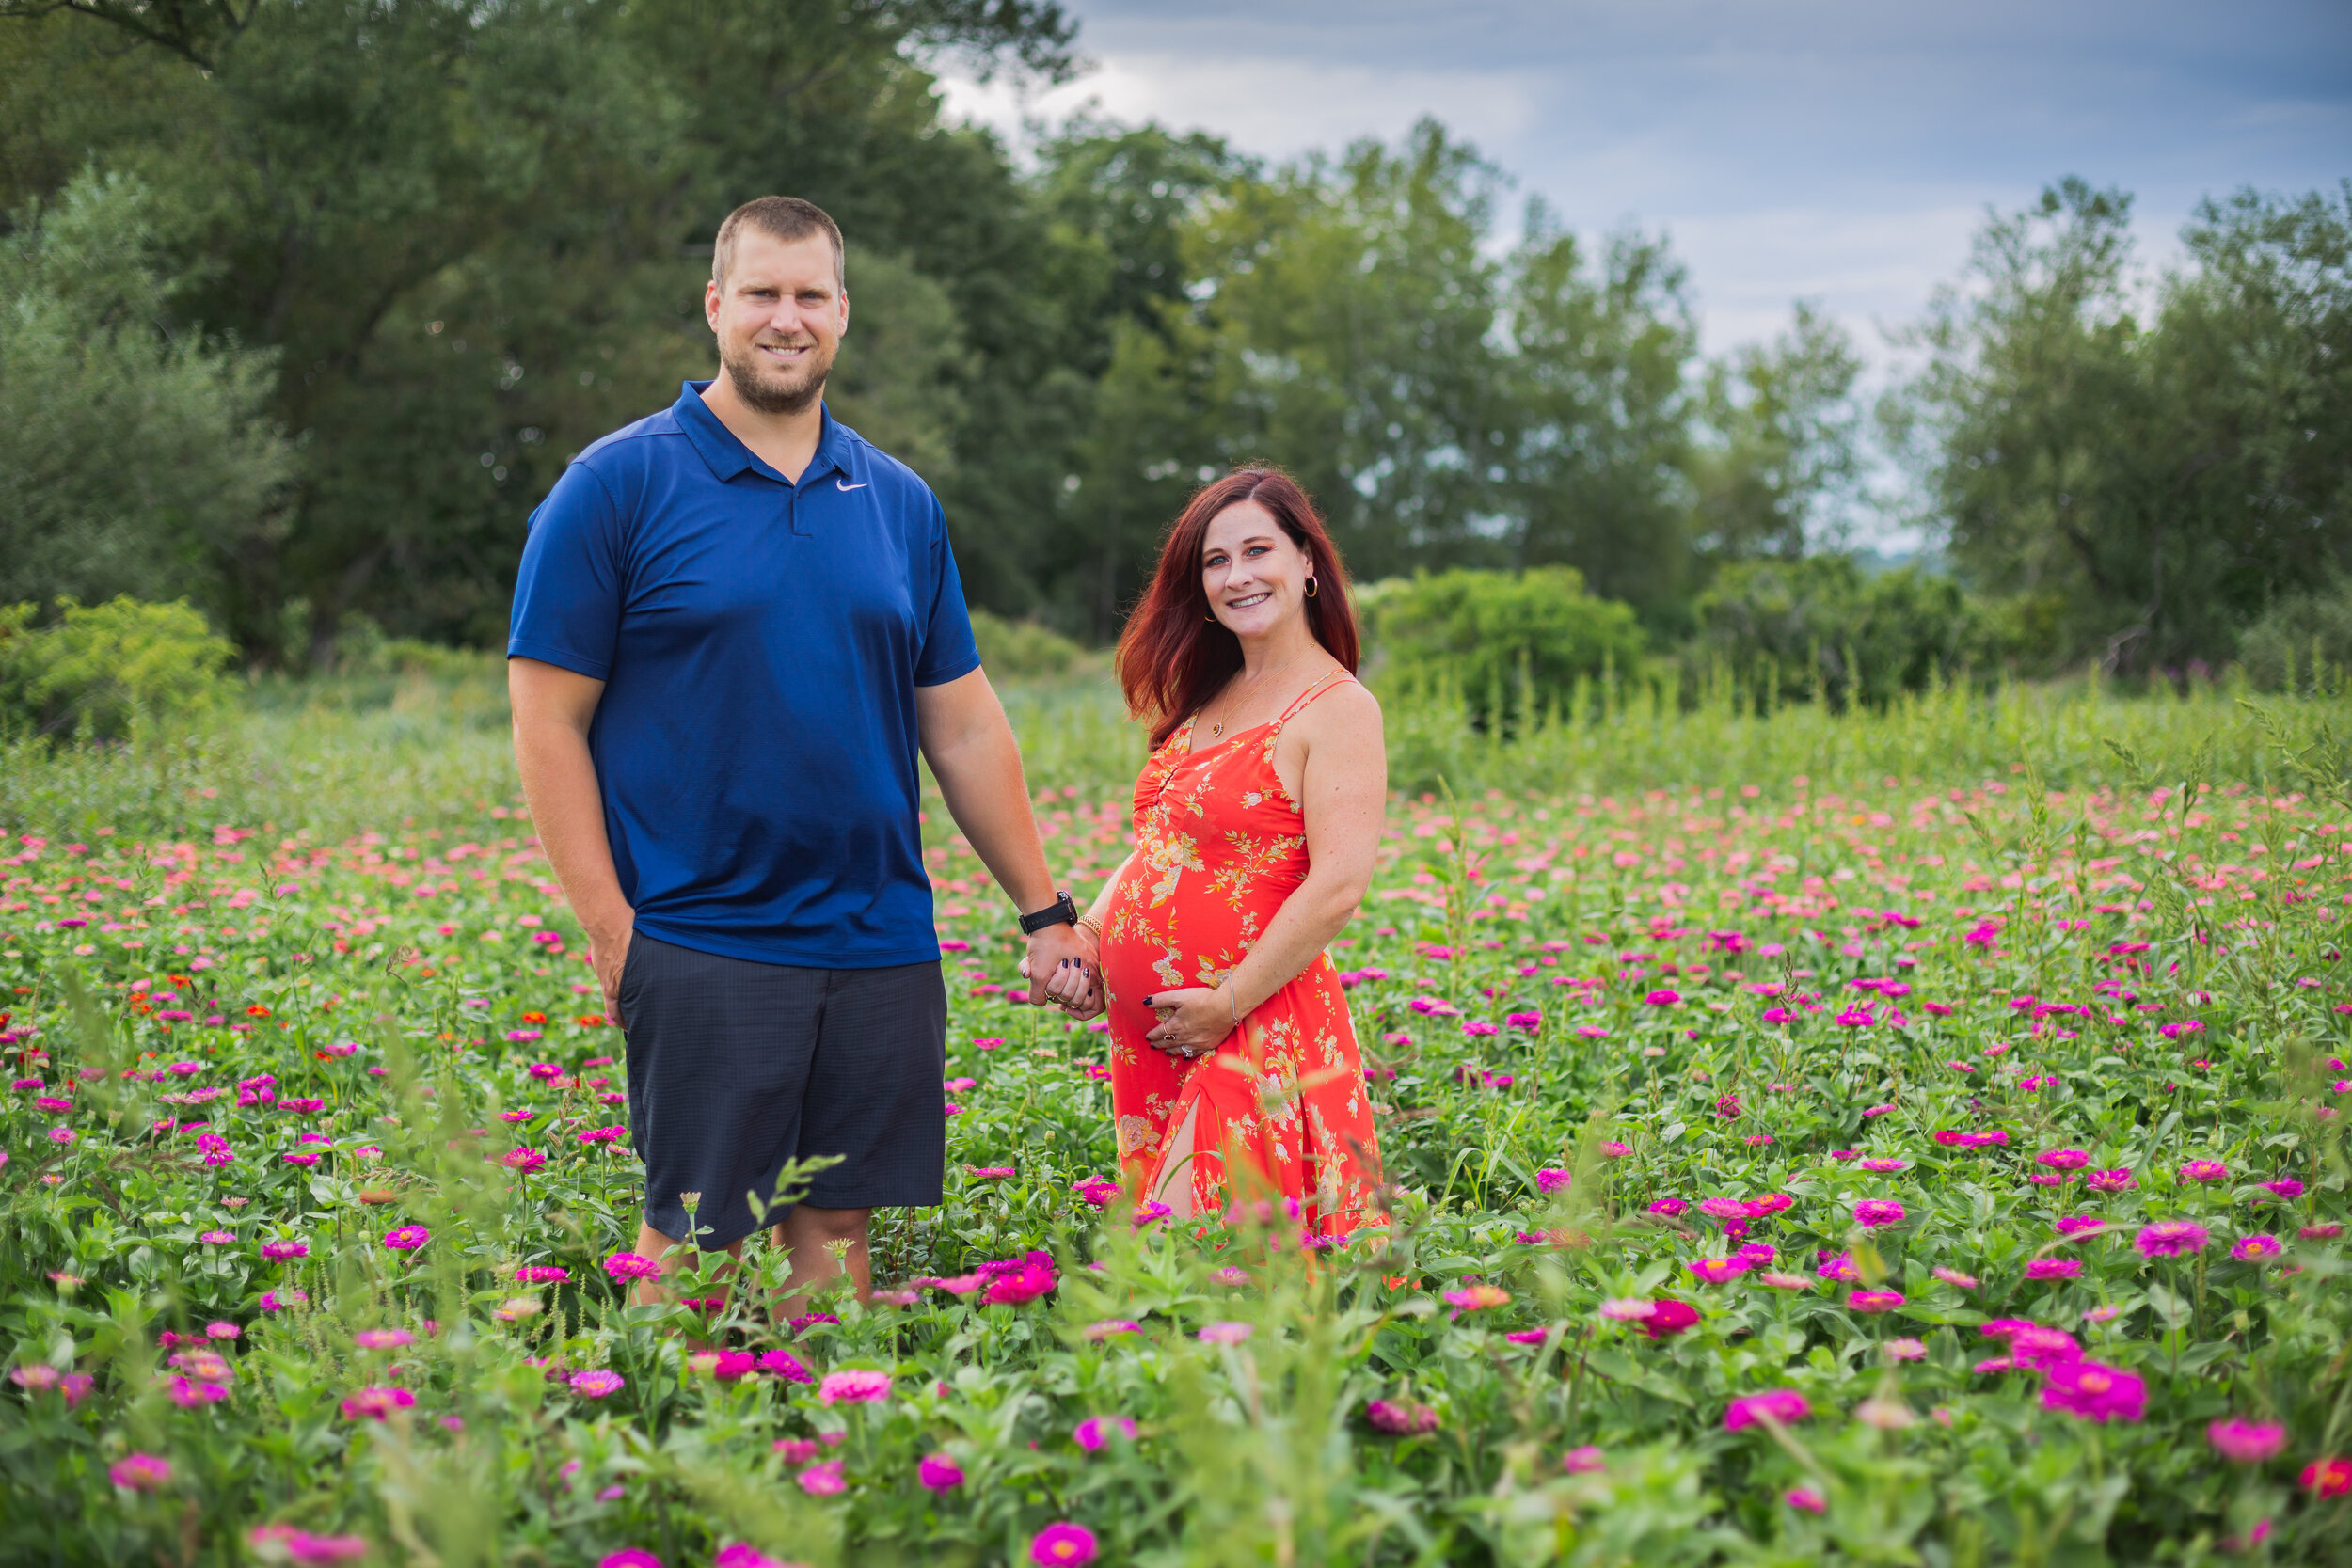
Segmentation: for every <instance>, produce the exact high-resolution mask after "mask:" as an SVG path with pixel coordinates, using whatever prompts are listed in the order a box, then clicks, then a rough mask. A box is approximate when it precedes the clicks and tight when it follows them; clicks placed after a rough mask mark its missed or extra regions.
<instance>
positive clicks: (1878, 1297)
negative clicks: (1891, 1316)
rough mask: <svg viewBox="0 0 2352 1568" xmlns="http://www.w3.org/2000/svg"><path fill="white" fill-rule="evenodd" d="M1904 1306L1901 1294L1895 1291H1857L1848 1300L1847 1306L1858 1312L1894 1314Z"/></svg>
mask: <svg viewBox="0 0 2352 1568" xmlns="http://www.w3.org/2000/svg"><path fill="white" fill-rule="evenodd" d="M1902 1304H1903V1298H1902V1295H1901V1293H1900V1292H1899V1291H1854V1292H1853V1294H1851V1295H1850V1296H1848V1297H1847V1298H1846V1305H1847V1306H1849V1307H1852V1308H1853V1309H1854V1310H1855V1311H1857V1312H1892V1311H1893V1310H1895V1308H1896V1307H1900V1306H1901V1305H1902Z"/></svg>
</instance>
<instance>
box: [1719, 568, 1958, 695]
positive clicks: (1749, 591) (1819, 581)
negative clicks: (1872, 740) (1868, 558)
mask: <svg viewBox="0 0 2352 1568" xmlns="http://www.w3.org/2000/svg"><path fill="white" fill-rule="evenodd" d="M1695 612H1696V616H1697V620H1698V624H1699V637H1698V641H1697V642H1696V643H1695V644H1694V645H1693V649H1694V651H1695V652H1697V653H1698V654H1699V655H1700V656H1701V657H1705V658H1711V659H1716V660H1720V661H1722V662H1723V663H1724V665H1725V666H1726V667H1728V668H1729V669H1730V670H1731V671H1732V672H1733V673H1734V674H1735V676H1736V677H1737V678H1738V679H1740V681H1742V682H1744V683H1746V684H1747V685H1748V686H1750V687H1751V688H1752V689H1754V690H1755V691H1756V693H1757V696H1758V698H1759V700H1761V701H1766V702H1772V703H1789V702H1802V701H1804V700H1806V699H1808V698H1820V699H1823V700H1826V701H1827V702H1828V703H1830V704H1831V705H1833V706H1834V707H1839V708H1842V707H1845V706H1846V705H1850V704H1854V703H1863V704H1868V705H1872V706H1883V705H1885V704H1886V703H1887V702H1888V701H1890V700H1891V699H1892V698H1893V697H1894V696H1895V694H1896V693H1897V692H1900V691H1925V690H1927V689H1929V688H1931V686H1933V685H1935V684H1936V683H1937V682H1938V681H1939V680H1942V681H1957V680H1962V679H1963V678H1964V677H1966V676H1968V675H1970V674H1974V675H1976V676H1977V677H1979V678H1980V679H1984V678H1990V677H1991V676H1993V675H1994V673H1997V670H1998V666H1999V662H2000V657H2001V652H2002V649H2001V643H2000V637H1999V634H1998V630H1997V619H1996V617H1995V616H1994V614H1993V613H1992V612H1991V611H1990V610H1987V609H1986V608H1985V607H1984V606H1983V605H1981V604H1979V602H1978V601H1977V600H1975V599H1974V598H1972V597H1970V595H1969V594H1967V593H1966V592H1965V591H1963V589H1962V588H1961V586H1960V585H1959V584H1958V583H1956V582H1954V581H1952V580H1951V579H1950V578H1943V577H1935V576H1931V575H1930V574H1928V573H1926V572H1922V571H1920V570H1918V569H1917V568H1916V567H1909V566H1905V567H1899V568H1897V569H1895V570H1893V571H1887V572H1878V573H1865V572H1864V571H1863V570H1862V569H1861V568H1860V567H1859V566H1858V565H1857V564H1856V563H1855V562H1854V561H1853V558H1852V557H1851V556H1843V555H1820V556H1811V557H1807V558H1804V559H1802V560H1794V561H1756V562H1740V563H1737V564H1734V565H1730V566H1726V567H1724V569H1723V570H1722V571H1721V572H1720V573H1718V574H1717V575H1716V578H1715V580H1714V582H1713V583H1712V584H1711V585H1710V586H1709V587H1708V589H1707V591H1706V592H1705V593H1703V594H1700V595H1699V597H1698V602H1697V605H1696V609H1695Z"/></svg>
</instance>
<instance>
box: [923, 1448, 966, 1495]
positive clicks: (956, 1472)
mask: <svg viewBox="0 0 2352 1568" xmlns="http://www.w3.org/2000/svg"><path fill="white" fill-rule="evenodd" d="M914 1479H915V1480H916V1481H921V1482H922V1483H923V1485H924V1488H925V1489H926V1490H928V1491H931V1492H952V1491H954V1490H955V1489H956V1488H957V1487H959V1486H961V1485H962V1484H963V1466H962V1465H959V1464H957V1463H956V1462H955V1459H954V1457H953V1456H952V1455H949V1454H945V1453H932V1454H925V1455H924V1456H923V1461H922V1463H921V1464H919V1465H915V1467H914Z"/></svg>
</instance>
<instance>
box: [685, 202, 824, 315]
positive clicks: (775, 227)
mask: <svg viewBox="0 0 2352 1568" xmlns="http://www.w3.org/2000/svg"><path fill="white" fill-rule="evenodd" d="M747 228H748V229H755V230H758V231H759V232H761V233H763V234H766V235H767V236H769V237H770V238H771V239H777V240H782V241H783V242H784V243H785V244H787V245H790V244H792V243H793V242H794V241H796V240H805V239H807V238H808V237H809V236H810V235H811V234H822V235H824V236H825V238H826V239H827V240H829V241H831V242H832V244H833V280H834V286H835V287H837V288H839V289H841V290H842V291H844V292H845V293H846V292H847V291H848V289H849V286H850V284H849V276H848V275H849V267H848V258H847V256H846V254H845V247H844V246H843V245H842V243H841V226H840V225H839V224H837V223H835V222H834V221H833V219H832V218H831V217H829V216H827V215H826V213H825V210H824V209H823V208H822V207H819V206H818V205H817V203H815V202H814V201H803V200H802V199H801V198H799V197H797V196H763V197H761V198H759V199H758V200H756V201H746V202H745V203H743V205H741V206H740V207H738V208H737V209H736V210H735V211H734V212H732V213H729V214H727V220H726V222H724V223H723V224H721V225H719V238H718V239H717V240H716V241H715V242H713V243H712V245H711V247H710V280H711V281H712V282H713V283H716V284H718V285H719V286H720V287H721V288H725V287H726V282H727V273H728V271H729V269H731V268H732V267H733V266H734V265H735V242H736V237H737V236H738V235H739V234H740V233H741V232H742V231H743V230H745V229H747Z"/></svg>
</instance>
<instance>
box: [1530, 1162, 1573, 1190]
mask: <svg viewBox="0 0 2352 1568" xmlns="http://www.w3.org/2000/svg"><path fill="white" fill-rule="evenodd" d="M1574 1180H1576V1176H1575V1173H1574V1172H1572V1171H1565V1170H1556V1169H1553V1168H1551V1167H1549V1166H1547V1167H1546V1168H1544V1169H1542V1170H1539V1171H1537V1172H1536V1173H1535V1190H1536V1191H1537V1192H1539V1193H1545V1194H1550V1193H1556V1192H1558V1191H1559V1190H1560V1189H1561V1188H1563V1187H1565V1186H1567V1185H1568V1184H1569V1183H1570V1182H1572V1181H1574Z"/></svg>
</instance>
